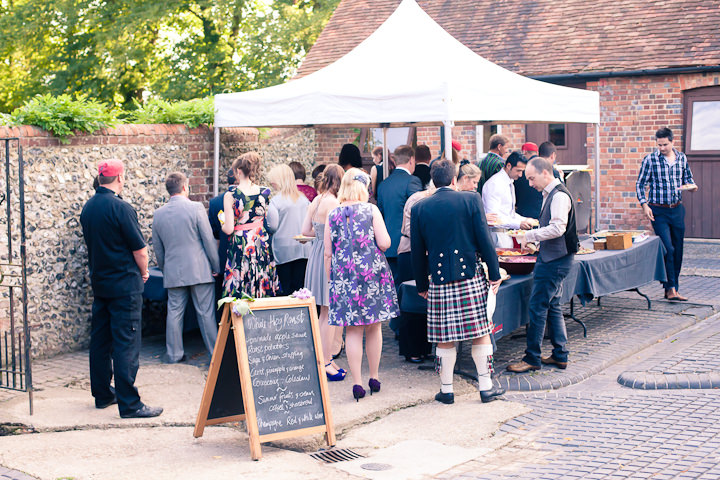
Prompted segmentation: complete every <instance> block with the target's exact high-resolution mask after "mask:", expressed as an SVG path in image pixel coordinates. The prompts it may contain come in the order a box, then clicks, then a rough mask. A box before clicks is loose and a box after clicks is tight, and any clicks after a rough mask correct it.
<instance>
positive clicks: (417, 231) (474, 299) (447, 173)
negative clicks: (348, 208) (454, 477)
mask: <svg viewBox="0 0 720 480" xmlns="http://www.w3.org/2000/svg"><path fill="white" fill-rule="evenodd" d="M455 175H456V170H455V165H454V164H453V163H452V162H451V161H449V160H442V161H437V162H435V163H434V164H433V166H432V168H431V170H430V177H431V178H432V181H433V183H434V184H435V186H436V187H437V191H436V192H435V193H434V194H433V195H432V196H430V197H428V198H426V199H424V200H421V201H420V202H418V203H417V204H416V205H415V206H414V207H413V208H412V213H411V216H410V241H411V256H412V264H413V274H414V277H415V281H416V283H417V290H418V293H419V295H420V296H422V297H423V298H425V299H427V301H428V341H429V342H432V343H437V348H436V350H435V354H436V356H437V358H438V360H439V362H440V381H441V386H440V393H438V394H437V395H436V396H435V400H437V401H439V402H442V403H448V404H449V403H453V402H454V401H455V396H454V394H453V370H454V369H455V359H456V355H457V352H456V349H455V342H458V341H462V340H472V343H473V345H472V357H473V360H474V361H475V366H476V367H477V372H478V388H479V390H480V399H481V400H482V402H483V403H487V402H490V401H492V400H495V398H496V397H498V396H500V395H502V394H503V393H505V390H503V389H501V388H499V387H494V386H493V382H492V379H491V376H490V375H491V371H490V370H491V362H492V353H493V347H492V343H491V340H490V333H491V332H492V330H493V323H492V319H491V318H488V315H487V309H486V304H487V297H488V290H489V289H490V288H492V289H493V292H495V293H497V289H498V287H499V286H500V271H499V269H498V260H497V255H496V254H495V247H494V246H493V241H492V238H491V237H490V232H489V230H488V226H487V222H486V220H485V214H484V213H483V206H482V199H481V198H480V195H478V194H477V193H475V192H457V191H455V189H454V187H455V182H456V177H455ZM478 254H480V257H481V258H482V260H483V261H485V262H486V263H487V266H488V272H489V275H490V281H489V282H488V279H487V278H486V276H485V272H484V270H483V268H482V267H481V266H480V264H479V260H478Z"/></svg>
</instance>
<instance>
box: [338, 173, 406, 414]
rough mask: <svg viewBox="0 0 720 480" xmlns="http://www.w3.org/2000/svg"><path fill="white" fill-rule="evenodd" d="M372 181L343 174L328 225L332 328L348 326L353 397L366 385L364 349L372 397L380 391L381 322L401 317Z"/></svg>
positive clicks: (360, 395) (387, 239)
mask: <svg viewBox="0 0 720 480" xmlns="http://www.w3.org/2000/svg"><path fill="white" fill-rule="evenodd" d="M369 186H370V177H369V176H368V174H366V173H365V172H363V171H362V170H360V169H357V168H351V169H349V170H348V171H347V172H345V175H344V176H343V180H342V184H341V185H340V191H339V192H338V201H339V202H340V205H339V206H338V207H336V208H334V209H333V210H331V211H330V212H329V213H328V217H327V221H326V225H325V268H326V271H327V273H328V278H329V279H330V291H329V293H330V319H329V321H330V325H338V326H344V327H346V331H345V350H346V352H347V358H348V364H349V366H350V374H351V375H352V377H353V382H354V384H355V385H354V386H353V397H355V399H356V400H359V399H361V398H363V397H364V396H365V389H364V388H363V387H362V370H361V367H362V350H363V334H365V350H366V353H367V357H368V364H369V367H370V381H369V382H368V385H369V387H370V393H371V394H372V392H378V391H379V390H380V381H379V380H378V374H379V372H378V371H379V367H380V355H381V353H382V330H381V323H380V322H382V321H384V320H390V319H391V318H394V317H397V316H399V315H400V309H399V308H398V303H397V295H396V293H395V284H394V283H393V279H392V274H391V273H390V267H389V266H388V263H387V260H386V259H385V256H384V255H383V253H382V252H383V251H385V250H387V249H388V247H390V235H389V234H388V232H387V228H385V222H384V221H383V218H382V215H381V214H380V210H378V208H377V207H376V206H375V205H371V204H369V203H367V201H368V187H369Z"/></svg>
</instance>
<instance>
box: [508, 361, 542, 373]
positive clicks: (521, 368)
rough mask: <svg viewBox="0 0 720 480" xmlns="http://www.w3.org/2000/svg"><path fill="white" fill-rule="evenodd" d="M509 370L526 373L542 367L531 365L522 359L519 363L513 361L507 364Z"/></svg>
mask: <svg viewBox="0 0 720 480" xmlns="http://www.w3.org/2000/svg"><path fill="white" fill-rule="evenodd" d="M507 370H508V372H514V373H525V372H529V371H531V370H540V367H536V366H535V365H530V364H529V363H527V362H526V361H525V360H521V361H519V362H518V363H511V364H510V365H508V366H507Z"/></svg>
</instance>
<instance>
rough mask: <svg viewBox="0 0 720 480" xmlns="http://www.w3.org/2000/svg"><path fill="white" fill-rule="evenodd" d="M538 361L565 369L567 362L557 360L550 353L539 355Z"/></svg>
mask: <svg viewBox="0 0 720 480" xmlns="http://www.w3.org/2000/svg"><path fill="white" fill-rule="evenodd" d="M540 361H541V362H542V363H543V364H545V365H555V366H556V367H558V368H559V369H560V370H565V369H566V368H567V364H568V362H558V361H557V360H555V357H553V356H552V355H550V356H549V357H540Z"/></svg>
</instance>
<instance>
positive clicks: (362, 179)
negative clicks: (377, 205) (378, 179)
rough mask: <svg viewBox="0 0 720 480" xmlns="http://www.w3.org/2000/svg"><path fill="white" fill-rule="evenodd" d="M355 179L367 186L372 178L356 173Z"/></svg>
mask: <svg viewBox="0 0 720 480" xmlns="http://www.w3.org/2000/svg"><path fill="white" fill-rule="evenodd" d="M353 180H357V181H358V182H360V183H362V184H363V185H365V186H366V187H367V186H368V185H369V184H370V179H369V178H368V176H367V175H355V176H354V177H353Z"/></svg>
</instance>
